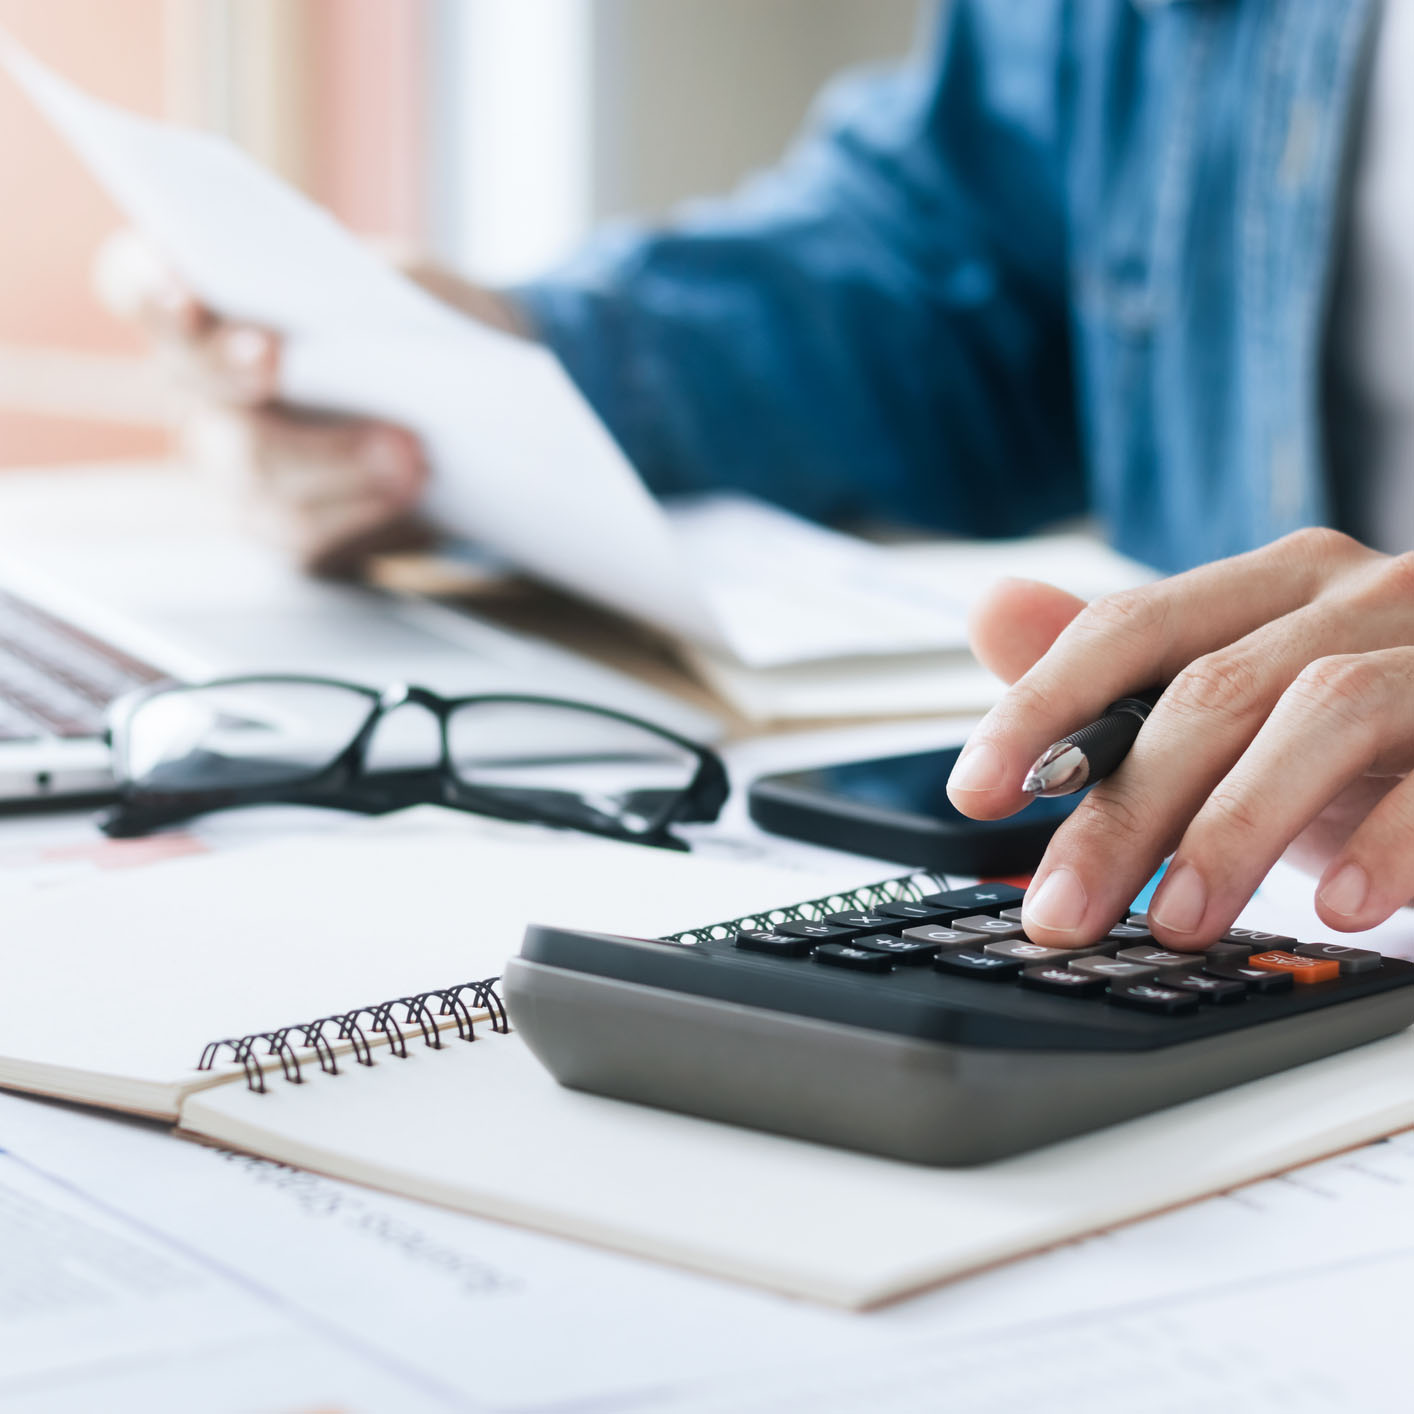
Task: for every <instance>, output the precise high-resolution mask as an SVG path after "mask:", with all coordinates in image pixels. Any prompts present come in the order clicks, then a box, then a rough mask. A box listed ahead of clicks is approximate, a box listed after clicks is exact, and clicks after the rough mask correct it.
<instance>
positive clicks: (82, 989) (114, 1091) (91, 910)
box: [0, 806, 829, 1120]
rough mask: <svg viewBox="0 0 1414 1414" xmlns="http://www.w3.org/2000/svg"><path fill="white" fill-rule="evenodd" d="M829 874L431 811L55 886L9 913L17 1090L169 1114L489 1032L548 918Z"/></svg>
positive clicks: (740, 900) (609, 913)
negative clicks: (518, 953)
mask: <svg viewBox="0 0 1414 1414" xmlns="http://www.w3.org/2000/svg"><path fill="white" fill-rule="evenodd" d="M828 882H829V881H827V880H821V879H819V878H815V877H813V876H810V875H802V874H801V873H799V872H797V871H794V870H785V869H780V868H776V867H769V866H765V865H762V864H759V863H755V862H739V861H736V860H722V859H719V858H710V857H709V858H700V857H697V856H695V855H688V854H679V853H676V852H674V851H670V850H659V849H649V848H645V847H643V846H638V845H628V844H619V843H616V842H614V841H611V840H601V839H594V838H590V837H588V836H577V835H572V834H567V833H566V832H563V831H555V830H548V829H540V828H537V827H535V826H528V825H510V824H503V823H499V822H495V821H489V820H484V819H480V818H478V817H476V816H473V815H467V814H464V813H461V812H458V811H450V810H442V809H439V808H437V807H430V806H424V807H420V808H418V809H416V810H411V811H405V812H402V814H401V815H400V816H396V817H386V818H385V819H384V820H382V821H378V822H374V823H371V824H360V825H355V826H353V827H351V828H349V829H347V830H342V831H338V832H335V833H331V834H319V835H310V836H304V837H300V838H296V839H291V840H288V841H283V842H274V843H270V844H263V845H255V846H251V847H249V848H246V849H242V850H239V851H236V852H234V853H229V854H221V855H218V856H212V857H207V858H199V859H192V860H182V861H178V862H174V863H169V864H165V865H162V866H161V867H160V868H155V869H150V870H136V871H132V872H129V873H119V874H113V875H107V876H104V877H101V878H96V879H94V880H93V881H91V882H87V883H82V884H73V885H70V886H66V887H64V888H62V889H55V890H45V891H40V892H37V893H35V894H34V895H32V896H29V897H26V898H20V899H12V900H10V901H9V902H8V905H7V909H6V926H5V931H4V936H3V938H2V939H0V1086H7V1087H9V1088H12V1089H19V1090H28V1091H32V1092H36V1093H40V1094H45V1095H53V1096H57V1097H60V1098H63V1099H69V1100H79V1101H83V1102H85V1103H87V1104H96V1105H106V1106H110V1107H113V1108H118V1109H124V1110H130V1111H134V1112H137V1113H142V1114H148V1115H152V1116H155V1117H158V1118H163V1119H173V1120H174V1119H176V1118H177V1116H178V1113H179V1112H180V1110H181V1108H182V1104H183V1102H184V1101H185V1100H186V1099H187V1098H188V1097H189V1096H191V1095H192V1094H193V1093H195V1092H196V1091H198V1090H202V1089H205V1088H208V1087H210V1086H220V1085H223V1084H225V1083H227V1082H231V1081H245V1080H246V1079H247V1077H248V1076H249V1075H252V1074H253V1075H260V1074H263V1073H264V1071H266V1070H270V1069H274V1070H278V1071H280V1072H281V1073H282V1074H286V1073H288V1074H289V1075H290V1077H291V1078H295V1077H296V1076H297V1075H300V1074H302V1073H303V1071H307V1070H308V1069H309V1066H310V1065H311V1064H312V1065H314V1066H315V1067H316V1068H317V1067H318V1064H319V1061H320V1059H321V1058H323V1059H324V1061H325V1062H326V1064H327V1063H328V1062H329V1060H330V1059H331V1058H332V1057H334V1056H335V1055H340V1056H342V1055H345V1054H348V1055H350V1056H351V1057H352V1059H351V1060H350V1062H349V1066H351V1067H353V1068H358V1061H359V1059H360V1058H367V1052H368V1050H369V1049H370V1048H371V1049H374V1050H379V1051H384V1050H387V1051H391V1052H392V1053H393V1054H395V1055H397V1054H400V1053H401V1052H402V1051H403V1050H405V1049H406V1044H405V1043H406V1042H407V1041H408V1040H410V1039H411V1038H412V1037H413V1036H414V1035H415V1036H416V1038H417V1044H419V1045H421V1044H422V1043H423V1039H424V1036H427V1037H430V1038H431V1039H433V1040H436V1039H438V1032H441V1031H445V1032H446V1033H447V1034H448V1035H450V1036H455V1035H456V1034H457V1030H458V1028H461V1029H462V1030H463V1031H467V1030H468V1029H469V1028H470V1027H471V1026H473V1025H475V1026H476V1027H477V1030H478V1033H479V1032H480V1030H481V1029H483V1028H484V1026H485V1025H486V1024H488V1023H489V1022H490V1021H492V1020H494V1015H495V1010H496V1004H495V1000H494V993H493V992H492V991H491V989H490V987H489V985H488V983H487V979H490V978H494V977H495V976H496V975H498V974H499V972H500V971H501V968H502V965H503V964H504V962H505V960H506V959H507V958H508V957H509V956H510V955H511V954H512V953H513V952H515V950H516V949H517V948H518V947H519V945H520V940H521V936H522V934H523V933H524V930H525V926H526V924H527V923H528V922H530V921H532V920H535V921H541V922H559V923H564V924H567V925H571V926H572V925H575V924H579V925H581V926H587V927H595V928H604V929H615V928H617V929H620V930H623V931H629V932H637V933H639V934H643V935H647V936H653V935H655V934H658V933H663V932H667V931H670V930H671V929H673V928H674V927H677V926H680V925H681V924H682V922H683V920H684V919H689V920H690V919H695V918H707V917H719V916H721V915H722V914H724V913H740V912H749V911H750V910H752V909H754V908H764V907H767V906H768V905H770V904H773V903H776V902H778V901H779V900H780V899H781V898H783V897H784V898H790V897H795V896H798V895H799V894H800V893H802V892H812V893H818V892H821V891H822V890H823V889H824V888H826V887H828ZM812 885H813V886H814V887H813V888H812V887H811V886H812ZM257 1034H258V1035H260V1036H262V1037H263V1038H264V1040H263V1041H262V1043H261V1044H260V1045H259V1046H257V1045H256V1044H255V1043H254V1042H251V1043H249V1044H245V1045H243V1044H242V1038H244V1037H253V1036H256V1035H257ZM272 1041H274V1043H275V1044H274V1046H273V1050H272V1046H271V1043H272ZM203 1058H204V1059H205V1062H206V1065H205V1068H198V1066H199V1062H201V1061H202V1059H203ZM297 1067H299V1068H300V1069H297ZM347 1068H349V1067H346V1066H344V1065H343V1064H342V1063H341V1070H342V1069H347Z"/></svg>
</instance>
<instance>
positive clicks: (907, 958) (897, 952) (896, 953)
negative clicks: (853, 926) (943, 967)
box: [850, 933, 938, 963]
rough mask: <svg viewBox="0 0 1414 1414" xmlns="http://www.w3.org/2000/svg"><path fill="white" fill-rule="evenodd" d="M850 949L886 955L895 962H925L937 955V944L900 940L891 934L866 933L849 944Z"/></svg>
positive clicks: (912, 939) (916, 939)
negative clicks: (860, 949) (862, 949)
mask: <svg viewBox="0 0 1414 1414" xmlns="http://www.w3.org/2000/svg"><path fill="white" fill-rule="evenodd" d="M850 947H852V948H864V949H865V950H866V951H868V952H882V953H887V954H888V955H889V956H890V957H891V958H893V960H894V961H895V962H904V963H914V962H927V961H928V960H929V959H930V958H933V957H936V956H937V954H938V944H937V943H925V942H923V941H922V940H921V939H918V938H900V937H897V936H895V935H894V934H893V933H866V934H865V935H864V936H863V937H862V938H855V939H854V941H853V942H851V943H850Z"/></svg>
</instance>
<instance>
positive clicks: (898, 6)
mask: <svg viewBox="0 0 1414 1414" xmlns="http://www.w3.org/2000/svg"><path fill="white" fill-rule="evenodd" d="M924 4H926V0H441V3H440V5H439V7H438V9H437V12H436V13H437V16H438V21H437V24H436V25H435V26H434V35H433V43H434V45H435V46H436V52H435V53H434V56H433V59H434V62H433V65H432V66H431V67H432V69H433V72H434V73H435V74H437V75H438V78H437V81H436V83H435V85H434V86H435V88H436V90H437V91H436V92H435V93H434V94H433V95H432V112H433V115H434V129H435V130H436V151H435V153H434V159H433V160H434V173H433V186H434V189H435V200H434V230H435V231H436V233H437V242H438V245H439V248H440V250H441V253H442V254H443V255H444V256H445V257H447V258H449V259H450V260H452V261H453V262H454V263H455V264H457V265H459V266H461V267H462V268H463V269H465V270H467V271H468V272H469V273H470V274H471V275H473V276H475V277H477V278H481V279H485V280H489V281H492V282H497V281H508V280H515V279H520V278H524V277H526V276H528V275H531V274H533V273H535V271H536V270H538V269H541V268H543V267H544V266H545V265H546V264H548V263H551V262H553V261H554V260H555V259H557V258H559V257H560V256H561V255H563V254H565V253H567V252H568V251H569V250H570V249H572V248H573V246H574V244H575V242H576V241H578V240H579V239H581V238H582V236H583V235H584V233H585V232H586V231H587V230H588V229H589V228H590V226H591V225H592V224H593V223H594V222H595V221H598V220H602V219H603V218H605V217H609V216H621V215H655V214H658V213H661V212H663V211H665V210H666V209H668V208H669V207H670V206H671V205H672V204H673V203H674V202H676V201H678V200H681V199H682V198H684V197H688V196H692V195H696V194H701V193H708V192H717V191H723V190H726V189H729V188H730V187H732V186H733V185H735V184H736V183H737V182H738V181H739V180H740V179H741V178H742V177H743V176H744V175H745V174H747V173H748V172H750V171H751V170H753V169H754V168H758V167H761V166H763V165H766V164H769V163H770V162H772V161H773V160H774V159H775V158H776V157H777V156H778V155H779V154H780V152H781V151H782V149H783V148H784V147H785V145H786V143H787V142H788V141H789V139H790V137H791V135H792V134H793V133H794V132H795V130H796V129H797V127H798V126H799V124H800V122H801V119H802V118H803V117H804V115H805V112H806V109H807V108H808V106H809V104H810V100H811V99H812V98H813V96H814V95H815V93H816V92H817V91H818V90H819V88H820V86H821V85H822V84H823V83H824V82H825V81H826V80H827V79H828V78H830V77H831V76H832V75H833V74H835V73H836V72H838V71H839V70H841V69H844V68H848V67H851V66H853V65H857V64H860V63H870V62H877V61H881V60H887V59H890V58H894V57H897V56H901V55H903V54H905V53H906V52H907V51H908V49H909V48H910V47H911V44H912V41H913V38H914V35H915V31H916V27H917V23H918V16H919V12H920V7H921V6H922V5H924Z"/></svg>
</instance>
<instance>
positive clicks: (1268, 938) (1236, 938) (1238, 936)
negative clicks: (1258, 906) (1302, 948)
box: [1222, 928, 1296, 952]
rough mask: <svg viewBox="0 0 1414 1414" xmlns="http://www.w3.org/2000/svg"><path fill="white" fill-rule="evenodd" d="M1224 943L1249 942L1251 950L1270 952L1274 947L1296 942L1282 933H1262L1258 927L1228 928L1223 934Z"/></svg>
mask: <svg viewBox="0 0 1414 1414" xmlns="http://www.w3.org/2000/svg"><path fill="white" fill-rule="evenodd" d="M1222 940H1223V942H1225V943H1250V944H1251V946H1252V951H1253V952H1270V951H1271V950H1272V949H1274V948H1289V947H1291V946H1292V944H1293V943H1295V942H1296V939H1295V938H1288V937H1287V936H1286V935H1285V934H1284V933H1264V932H1262V931H1261V929H1260V928H1229V929H1228V930H1227V932H1226V933H1224V934H1223V936H1222Z"/></svg>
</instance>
